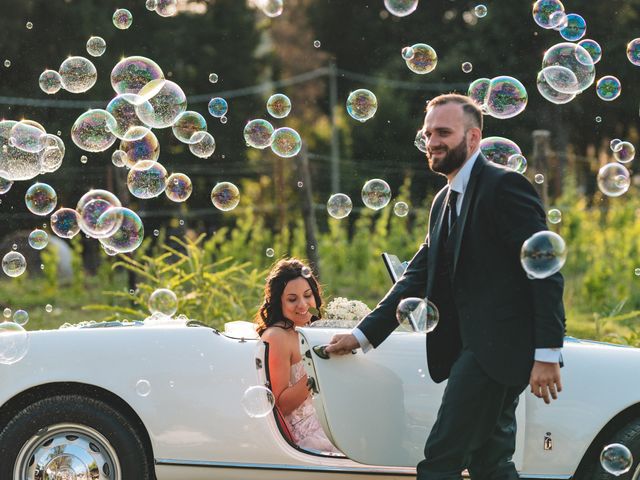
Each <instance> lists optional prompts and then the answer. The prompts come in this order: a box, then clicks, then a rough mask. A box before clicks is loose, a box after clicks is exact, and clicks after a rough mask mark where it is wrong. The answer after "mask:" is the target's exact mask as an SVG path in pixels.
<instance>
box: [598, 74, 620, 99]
mask: <svg viewBox="0 0 640 480" xmlns="http://www.w3.org/2000/svg"><path fill="white" fill-rule="evenodd" d="M620 93H622V84H621V83H620V80H618V79H617V78H616V77H614V76H612V75H607V76H605V77H602V78H601V79H600V80H598V82H597V83H596V94H597V95H598V98H600V99H601V100H604V101H605V102H610V101H612V100H615V99H616V98H618V97H619V96H620Z"/></svg>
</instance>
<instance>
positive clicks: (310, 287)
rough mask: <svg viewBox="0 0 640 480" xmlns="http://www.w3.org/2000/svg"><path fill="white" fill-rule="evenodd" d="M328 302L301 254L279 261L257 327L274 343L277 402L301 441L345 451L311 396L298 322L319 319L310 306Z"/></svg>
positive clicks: (318, 447)
mask: <svg viewBox="0 0 640 480" xmlns="http://www.w3.org/2000/svg"><path fill="white" fill-rule="evenodd" d="M321 305H322V298H321V296H320V286H319V285H318V282H317V280H316V278H315V277H314V276H313V274H312V273H311V270H310V269H309V268H308V267H306V266H305V265H304V264H303V263H302V262H301V261H300V260H298V259H295V258H290V259H283V260H280V261H279V262H278V263H276V264H275V265H274V267H273V268H272V269H271V272H270V273H269V276H268V277H267V282H266V284H265V287H264V300H263V303H262V306H261V307H260V309H259V310H258V313H257V314H256V322H257V323H258V327H257V331H258V334H259V335H260V336H261V337H262V340H263V341H265V342H266V343H268V344H269V375H270V381H271V391H272V392H273V395H274V398H275V402H276V407H277V408H278V409H279V410H280V412H281V413H282V415H283V416H284V418H285V421H286V422H287V424H288V425H287V426H288V427H289V431H290V432H291V435H292V437H293V440H294V441H295V443H296V444H297V445H298V446H300V447H302V448H307V449H313V450H320V451H322V452H325V453H332V454H336V453H340V451H339V450H338V449H336V447H335V446H334V445H333V444H332V443H331V442H330V441H329V439H328V438H327V436H326V435H325V433H324V431H323V430H322V427H321V426H320V423H319V421H318V418H317V417H316V412H315V409H314V407H313V403H312V402H311V393H310V391H309V389H308V387H307V375H306V374H305V371H304V367H303V364H302V356H301V355H300V349H299V343H298V333H297V332H296V330H295V327H302V326H305V325H308V324H309V323H310V322H313V321H314V320H316V317H314V316H313V315H312V314H311V312H310V311H309V308H310V307H313V308H314V309H319V308H320V306H321Z"/></svg>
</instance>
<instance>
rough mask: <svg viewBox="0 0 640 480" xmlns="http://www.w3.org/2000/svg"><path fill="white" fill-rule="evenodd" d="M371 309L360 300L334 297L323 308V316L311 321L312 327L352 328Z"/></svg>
mask: <svg viewBox="0 0 640 480" xmlns="http://www.w3.org/2000/svg"><path fill="white" fill-rule="evenodd" d="M370 311H371V309H370V308H369V307H367V305H366V304H364V303H363V302H361V301H360V300H349V299H348V298H344V297H336V298H334V299H333V300H331V301H330V302H329V304H328V305H327V307H326V308H325V309H324V313H325V317H324V318H322V319H321V320H319V321H316V322H313V324H312V325H313V326H314V327H325V328H352V327H354V326H355V325H356V323H358V322H359V321H360V320H362V318H363V317H365V316H366V315H367V314H368V313H369V312H370Z"/></svg>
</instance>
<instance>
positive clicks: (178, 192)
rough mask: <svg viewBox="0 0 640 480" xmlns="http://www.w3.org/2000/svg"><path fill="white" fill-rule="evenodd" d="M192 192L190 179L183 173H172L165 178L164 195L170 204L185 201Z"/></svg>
mask: <svg viewBox="0 0 640 480" xmlns="http://www.w3.org/2000/svg"><path fill="white" fill-rule="evenodd" d="M192 191H193V185H192V183H191V179H190V178H189V177H188V176H186V175H185V174H184V173H172V174H171V175H170V176H169V178H167V188H166V189H165V191H164V193H165V195H166V196H167V197H168V198H169V200H171V201H172V202H185V201H187V199H188V198H189V197H190V196H191V192H192Z"/></svg>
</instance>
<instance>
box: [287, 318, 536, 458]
mask: <svg viewBox="0 0 640 480" xmlns="http://www.w3.org/2000/svg"><path fill="white" fill-rule="evenodd" d="M299 332H300V342H301V343H300V348H301V352H302V354H303V358H304V359H305V367H306V369H307V374H308V375H309V376H310V377H312V378H313V379H314V382H315V387H316V390H317V393H315V395H314V405H315V408H316V410H317V413H318V416H319V417H320V420H321V422H322V424H323V427H324V428H325V430H326V432H327V435H328V436H329V437H330V438H331V439H332V440H333V442H334V443H335V445H336V446H337V447H338V448H339V449H340V450H342V451H343V452H344V453H345V454H346V455H347V456H348V457H349V458H351V459H352V460H355V461H357V462H360V463H364V464H369V465H389V466H415V465H416V464H417V463H418V462H419V461H420V460H421V459H423V458H424V454H423V449H424V443H425V440H426V438H427V435H428V433H429V432H430V431H431V427H432V426H433V424H434V422H435V419H436V415H437V412H438V407H439V406H440V401H441V398H442V394H443V392H444V388H445V386H446V382H443V383H440V384H436V383H434V382H433V381H432V380H431V378H430V376H429V372H428V370H427V361H426V348H425V345H426V341H425V336H424V334H421V333H413V332H394V333H393V334H391V335H390V336H389V338H387V339H386V340H385V341H384V342H383V343H382V345H380V346H379V347H378V348H376V349H374V350H371V351H369V352H367V353H366V354H364V353H362V351H361V350H357V352H356V353H355V354H353V355H345V356H332V357H331V358H329V359H323V358H320V357H319V356H318V355H317V354H316V353H315V352H314V351H313V347H314V346H317V345H323V344H326V343H328V341H329V340H330V338H331V336H332V335H333V334H335V333H344V330H342V331H337V330H328V329H322V328H313V327H310V328H301V329H299ZM524 412H525V407H524V398H521V403H520V405H519V407H518V410H517V419H518V425H519V428H518V437H517V440H516V445H517V446H516V455H515V456H514V462H515V463H516V468H520V465H522V457H523V443H524V442H523V441H524V431H525V415H524Z"/></svg>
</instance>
